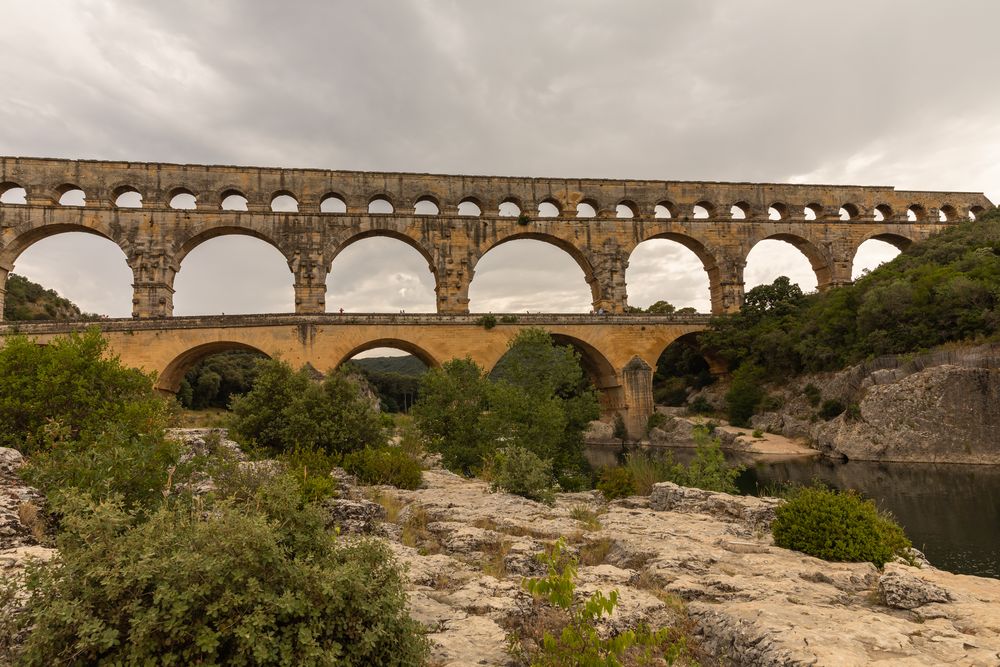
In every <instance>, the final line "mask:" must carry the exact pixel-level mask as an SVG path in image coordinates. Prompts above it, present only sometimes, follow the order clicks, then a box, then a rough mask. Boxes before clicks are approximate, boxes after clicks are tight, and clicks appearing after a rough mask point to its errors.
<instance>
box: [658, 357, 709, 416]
mask: <svg viewBox="0 0 1000 667" xmlns="http://www.w3.org/2000/svg"><path fill="white" fill-rule="evenodd" d="M713 382H715V378H714V377H712V374H711V372H709V368H708V362H707V361H705V358H704V357H702V356H701V354H699V352H698V351H697V350H696V349H695V348H693V347H692V346H691V345H686V344H685V343H683V342H680V341H677V342H674V343H673V344H671V345H670V346H668V347H667V349H665V350H664V351H663V354H661V355H660V358H659V359H657V361H656V372H655V373H654V374H653V400H654V401H655V402H656V404H657V405H674V406H678V405H684V403H685V402H686V401H687V396H688V391H689V390H691V389H701V388H702V387H707V386H708V385H710V384H712V383H713Z"/></svg>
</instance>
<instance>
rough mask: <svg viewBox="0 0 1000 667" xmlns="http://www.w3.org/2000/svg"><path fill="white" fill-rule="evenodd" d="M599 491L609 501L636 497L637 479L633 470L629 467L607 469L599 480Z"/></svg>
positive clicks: (602, 472)
mask: <svg viewBox="0 0 1000 667" xmlns="http://www.w3.org/2000/svg"><path fill="white" fill-rule="evenodd" d="M597 490H598V491H600V492H601V493H602V494H603V495H604V497H605V499H607V500H616V499H618V498H628V497H629V496H634V495H636V484H635V477H634V476H633V474H632V470H631V469H630V468H628V467H613V468H605V469H604V470H602V471H601V475H600V477H599V478H598V480H597Z"/></svg>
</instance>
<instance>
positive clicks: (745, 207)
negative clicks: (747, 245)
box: [729, 200, 752, 220]
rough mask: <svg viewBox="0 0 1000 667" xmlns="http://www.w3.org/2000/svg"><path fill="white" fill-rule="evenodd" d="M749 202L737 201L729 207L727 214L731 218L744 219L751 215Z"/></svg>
mask: <svg viewBox="0 0 1000 667" xmlns="http://www.w3.org/2000/svg"><path fill="white" fill-rule="evenodd" d="M751 211H752V209H751V207H750V204H749V203H748V202H746V201H742V200H741V201H738V202H736V203H734V204H733V205H732V206H730V207H729V214H730V216H731V217H732V219H733V220H746V219H748V218H749V217H750V215H751Z"/></svg>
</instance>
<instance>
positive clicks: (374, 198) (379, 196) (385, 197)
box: [367, 192, 396, 215]
mask: <svg viewBox="0 0 1000 667" xmlns="http://www.w3.org/2000/svg"><path fill="white" fill-rule="evenodd" d="M378 202H385V203H386V204H388V205H389V209H390V210H389V211H385V212H382V213H374V212H373V211H372V205H373V204H377V203H378ZM367 212H368V214H369V215H371V214H373V213H374V215H391V214H393V213H395V212H396V203H395V202H394V201H393V200H392V197H391V196H390V195H389V194H388V193H387V192H376V193H375V194H373V195H371V196H370V197H368V208H367Z"/></svg>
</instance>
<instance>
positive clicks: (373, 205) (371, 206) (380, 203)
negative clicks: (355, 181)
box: [368, 196, 395, 214]
mask: <svg viewBox="0 0 1000 667" xmlns="http://www.w3.org/2000/svg"><path fill="white" fill-rule="evenodd" d="M394 210H395V209H393V207H392V202H390V201H389V200H388V199H386V198H385V197H383V196H377V197H375V198H374V199H372V200H371V201H370V202H368V212H369V213H376V214H385V213H392V212H393V211H394Z"/></svg>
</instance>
